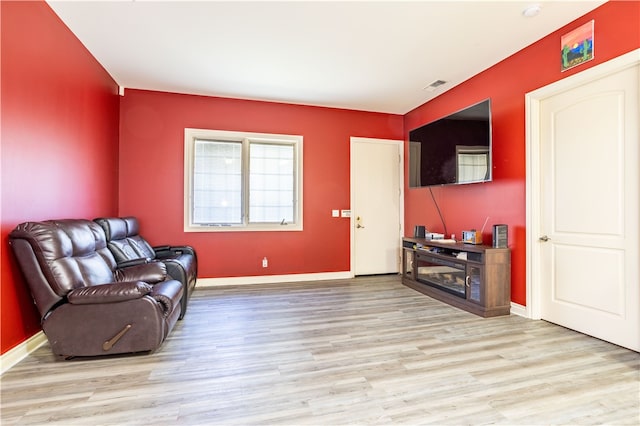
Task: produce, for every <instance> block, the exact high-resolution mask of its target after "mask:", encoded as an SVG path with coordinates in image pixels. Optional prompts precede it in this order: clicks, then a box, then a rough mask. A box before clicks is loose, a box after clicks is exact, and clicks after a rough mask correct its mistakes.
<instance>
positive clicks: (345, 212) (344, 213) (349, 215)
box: [341, 210, 351, 217]
mask: <svg viewBox="0 0 640 426" xmlns="http://www.w3.org/2000/svg"><path fill="white" fill-rule="evenodd" d="M341 213H342V217H351V210H342V212H341Z"/></svg>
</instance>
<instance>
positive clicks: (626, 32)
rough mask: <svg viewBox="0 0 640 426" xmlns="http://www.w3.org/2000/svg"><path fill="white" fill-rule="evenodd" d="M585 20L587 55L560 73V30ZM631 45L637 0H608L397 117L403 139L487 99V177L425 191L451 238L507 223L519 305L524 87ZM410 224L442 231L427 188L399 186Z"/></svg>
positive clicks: (487, 235) (636, 41) (639, 17)
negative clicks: (589, 27) (590, 55)
mask: <svg viewBox="0 0 640 426" xmlns="http://www.w3.org/2000/svg"><path fill="white" fill-rule="evenodd" d="M542 13H544V11H543V12H542ZM592 19H593V20H595V37H594V39H595V43H594V47H595V50H594V52H595V55H594V56H595V59H594V60H592V61H590V62H588V63H586V64H583V65H580V66H578V67H576V68H573V69H571V70H569V71H566V72H564V73H561V72H560V37H561V36H562V35H563V34H565V33H567V32H568V31H571V30H573V29H574V28H577V27H578V26H580V25H582V24H584V23H586V22H589V21H590V20H592ZM638 47H640V2H637V1H635V2H625V1H614V2H609V3H606V4H604V5H603V6H601V7H599V8H598V9H596V10H594V11H593V12H592V13H589V14H587V15H585V16H583V17H582V18H580V19H578V20H576V21H574V22H572V23H570V24H568V25H566V26H565V27H563V28H561V29H560V30H558V31H556V32H554V33H552V34H550V35H548V36H547V37H545V38H543V39H541V40H540V41H538V42H537V43H535V44H533V45H531V46H529V47H527V48H526V49H523V50H521V51H520V52H518V53H516V54H515V55H513V56H511V57H509V58H507V59H505V60H504V61H502V62H500V63H499V64H497V65H495V66H493V67H491V68H489V69H488V70H486V71H484V72H482V73H480V74H478V75H476V76H475V77H473V78H471V79H469V80H467V81H466V82H464V83H463V84H461V85H459V86H457V87H455V88H453V89H452V90H450V91H448V92H446V93H444V94H442V95H441V96H439V97H437V98H436V99H434V100H433V101H431V102H428V103H426V104H424V105H422V106H420V107H419V108H416V109H415V110H413V111H411V112H409V113H408V114H407V115H406V116H405V118H404V126H405V131H406V135H405V136H406V137H407V138H408V132H409V131H410V130H411V129H414V128H416V127H418V126H421V125H423V124H426V123H428V122H430V121H433V120H435V119H437V118H440V117H442V116H444V115H447V114H450V113H452V112H455V111H457V110H459V109H461V108H464V107H466V106H468V105H471V104H474V103H476V102H478V101H481V100H483V99H487V98H491V102H492V105H491V106H492V116H493V117H492V118H493V120H492V126H493V166H494V168H493V178H494V180H493V182H491V183H485V184H472V185H463V186H454V187H437V188H434V189H433V193H434V195H435V198H436V200H437V202H438V205H439V206H440V209H441V211H442V214H443V216H444V219H445V222H446V225H447V229H448V231H449V233H455V234H456V235H457V236H458V237H459V236H460V232H461V231H462V230H463V229H470V228H477V229H480V228H481V227H482V225H483V223H484V221H485V219H486V217H487V216H489V217H490V218H489V224H488V225H487V228H486V229H485V232H484V240H485V241H491V224H494V223H506V224H508V225H509V246H510V247H511V249H512V281H511V294H512V296H511V299H512V301H514V302H516V303H519V304H522V305H526V282H525V280H526V276H525V274H526V264H525V257H526V247H525V225H526V223H525V222H526V212H525V201H526V200H525V189H526V188H525V177H526V175H525V173H526V164H525V159H526V152H525V94H526V93H527V92H530V91H532V90H535V89H537V88H540V87H543V86H545V85H548V84H550V83H552V82H554V81H557V80H560V79H562V78H564V77H567V76H570V75H572V74H575V73H577V72H580V71H583V70H585V69H587V68H590V67H592V66H594V65H597V64H600V63H602V62H605V61H607V60H609V59H612V58H614V57H616V56H620V55H621V54H624V53H627V52H629V51H632V50H634V49H637V48H638ZM407 152H408V149H407ZM405 182H406V180H405ZM416 224H424V225H426V226H427V228H428V229H430V230H433V231H437V232H443V230H444V229H443V226H442V224H441V222H440V218H439V216H438V213H437V211H436V209H435V207H434V203H433V201H432V200H431V195H430V194H429V191H428V189H423V188H421V189H409V188H406V192H405V229H406V230H407V232H410V230H412V229H413V226H414V225H416Z"/></svg>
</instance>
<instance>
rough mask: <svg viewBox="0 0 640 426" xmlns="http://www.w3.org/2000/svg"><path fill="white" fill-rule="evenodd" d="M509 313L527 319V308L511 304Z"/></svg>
mask: <svg viewBox="0 0 640 426" xmlns="http://www.w3.org/2000/svg"><path fill="white" fill-rule="evenodd" d="M511 313H512V314H513V315H518V316H519V317H525V318H529V314H528V313H527V307H526V306H523V305H520V304H518V303H514V302H511Z"/></svg>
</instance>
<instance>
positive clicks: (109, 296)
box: [67, 281, 153, 305]
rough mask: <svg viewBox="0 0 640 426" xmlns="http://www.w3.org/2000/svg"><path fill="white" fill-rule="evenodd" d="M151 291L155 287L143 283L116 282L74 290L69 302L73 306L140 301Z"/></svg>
mask: <svg viewBox="0 0 640 426" xmlns="http://www.w3.org/2000/svg"><path fill="white" fill-rule="evenodd" d="M151 290H153V286H151V285H150V284H147V283H145V282H142V281H126V282H116V283H109V284H101V285H94V286H89V287H81V288H76V289H73V290H71V291H70V292H69V293H68V294H67V300H68V301H69V303H71V304H72V305H88V304H96V303H113V302H122V301H125V300H133V299H140V298H141V297H143V296H145V295H147V294H149V293H150V292H151Z"/></svg>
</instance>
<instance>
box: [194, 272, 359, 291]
mask: <svg viewBox="0 0 640 426" xmlns="http://www.w3.org/2000/svg"><path fill="white" fill-rule="evenodd" d="M349 278H353V274H352V273H351V272H350V271H344V272H321V273H316V274H291V275H260V276H255V277H227V278H198V282H197V284H196V287H197V288H204V287H219V286H225V285H251V284H276V283H291V282H298V281H325V280H343V279H349Z"/></svg>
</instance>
